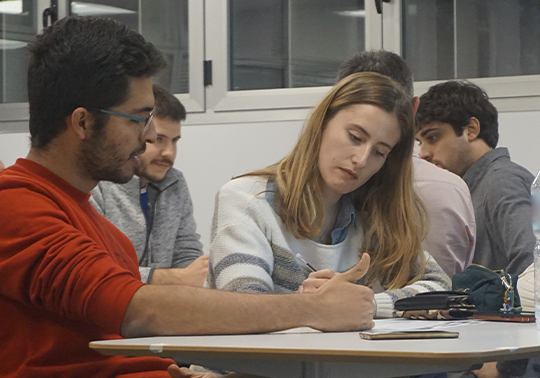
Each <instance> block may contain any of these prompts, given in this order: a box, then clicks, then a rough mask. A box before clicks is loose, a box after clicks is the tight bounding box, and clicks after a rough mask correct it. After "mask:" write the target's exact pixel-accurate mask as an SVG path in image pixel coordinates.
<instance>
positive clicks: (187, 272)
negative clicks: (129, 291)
mask: <svg viewBox="0 0 540 378" xmlns="http://www.w3.org/2000/svg"><path fill="white" fill-rule="evenodd" d="M207 271H208V255H203V256H200V257H198V258H197V259H196V260H195V261H193V262H192V263H191V264H190V265H189V266H188V267H187V268H184V269H178V268H172V269H156V270H154V274H153V275H152V280H151V282H150V284H152V285H186V286H195V287H202V285H203V284H204V279H205V278H206V272H207Z"/></svg>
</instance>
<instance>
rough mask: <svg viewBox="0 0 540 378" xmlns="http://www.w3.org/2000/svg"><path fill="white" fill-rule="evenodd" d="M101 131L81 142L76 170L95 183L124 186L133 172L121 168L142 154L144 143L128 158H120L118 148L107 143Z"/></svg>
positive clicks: (120, 154) (115, 144)
mask: <svg viewBox="0 0 540 378" xmlns="http://www.w3.org/2000/svg"><path fill="white" fill-rule="evenodd" d="M103 131H104V130H100V131H99V132H97V133H92V135H91V136H90V138H88V139H85V140H83V141H82V143H81V148H80V150H79V153H78V156H77V162H78V163H77V165H78V169H79V171H80V172H81V173H82V174H83V175H84V176H87V177H89V178H91V179H93V180H96V181H112V182H114V183H117V184H125V183H126V182H128V181H129V180H131V178H132V177H133V174H134V171H133V170H131V171H130V172H125V171H124V170H123V169H122V167H123V166H124V165H125V164H126V163H127V162H128V160H129V159H130V158H132V157H133V156H135V155H139V154H141V153H142V152H144V150H145V149H146V143H144V142H143V143H142V145H140V146H139V148H137V149H136V150H134V151H133V152H132V153H131V154H130V155H129V156H122V152H121V148H120V146H119V145H118V144H117V143H114V142H108V141H107V140H106V137H105V133H104V132H103Z"/></svg>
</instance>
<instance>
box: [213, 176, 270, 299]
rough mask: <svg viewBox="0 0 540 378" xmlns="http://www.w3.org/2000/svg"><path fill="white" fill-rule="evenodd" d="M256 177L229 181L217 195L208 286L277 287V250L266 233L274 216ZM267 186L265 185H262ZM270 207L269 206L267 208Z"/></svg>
mask: <svg viewBox="0 0 540 378" xmlns="http://www.w3.org/2000/svg"><path fill="white" fill-rule="evenodd" d="M253 183H254V179H253V178H241V179H236V180H233V181H231V182H230V183H228V184H226V185H225V186H224V187H223V188H221V190H220V191H219V193H218V194H217V196H216V205H215V210H214V220H213V224H212V240H211V244H210V266H209V269H208V275H207V280H206V283H205V286H207V287H210V288H217V289H219V290H228V291H239V292H249V293H270V292H273V291H274V283H273V281H272V269H273V262H274V254H273V251H272V247H271V244H270V241H269V239H268V238H267V236H266V234H265V230H266V228H267V227H266V224H267V221H266V220H265V218H267V217H268V216H270V217H271V216H272V214H271V208H270V207H269V206H267V203H265V202H263V201H266V200H265V198H264V195H260V194H259V195H257V194H258V192H260V191H259V190H254V187H256V186H257V182H256V181H255V184H253ZM262 188H263V189H262V190H264V186H262ZM266 207H268V208H266Z"/></svg>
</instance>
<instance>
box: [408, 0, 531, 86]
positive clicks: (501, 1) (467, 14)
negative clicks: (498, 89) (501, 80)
mask: <svg viewBox="0 0 540 378" xmlns="http://www.w3.org/2000/svg"><path fill="white" fill-rule="evenodd" d="M402 41H403V56H404V58H405V59H406V60H407V62H408V63H409V64H410V66H411V67H412V70H413V73H414V75H415V80H417V81H422V80H445V79H453V78H475V77H476V78H477V77H496V76H515V75H532V74H540V2H539V1H537V0H405V1H404V2H403V39H402Z"/></svg>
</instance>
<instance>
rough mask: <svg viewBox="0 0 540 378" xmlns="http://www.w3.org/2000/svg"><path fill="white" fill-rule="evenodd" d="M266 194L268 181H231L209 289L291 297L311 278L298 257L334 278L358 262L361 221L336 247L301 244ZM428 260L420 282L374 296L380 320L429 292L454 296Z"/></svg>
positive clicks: (221, 208) (217, 224)
mask: <svg viewBox="0 0 540 378" xmlns="http://www.w3.org/2000/svg"><path fill="white" fill-rule="evenodd" d="M266 188H267V179H266V178H263V177H258V176H248V177H242V178H238V179H235V180H232V181H231V182H229V183H227V184H226V185H224V186H223V187H222V188H221V190H220V191H219V192H218V194H217V196H216V206H215V210H214V220H213V224H212V238H211V239H212V240H211V244H210V268H209V270H208V275H207V278H206V283H205V286H206V287H210V288H217V289H220V290H229V291H239V292H250V293H291V292H295V291H296V290H297V289H298V287H299V286H300V285H301V284H302V282H303V281H304V280H305V279H306V278H307V276H308V275H309V273H310V270H309V269H308V268H307V267H306V266H305V264H304V263H303V262H301V261H298V260H297V259H296V257H295V256H296V254H297V253H300V254H301V255H302V256H303V257H304V258H305V259H306V260H307V261H309V262H310V263H311V264H312V265H313V266H315V267H316V268H317V269H332V270H334V271H336V272H344V271H346V270H348V269H350V268H352V267H353V266H355V265H356V264H357V263H358V262H359V261H360V258H359V253H358V249H359V247H360V245H361V244H362V238H363V230H362V227H361V225H360V222H359V221H356V222H355V224H352V225H351V226H350V228H349V230H348V233H347V237H346V239H345V240H344V241H343V242H341V243H339V244H336V245H325V244H319V243H317V242H315V241H313V240H309V239H297V238H296V237H295V236H293V235H292V234H291V233H290V232H289V231H288V230H287V229H286V227H285V226H284V224H283V223H282V221H281V219H280V217H279V216H278V215H277V214H276V213H275V211H274V210H273V208H272V206H271V205H270V204H269V203H268V201H267V199H266V196H265V193H264V192H265V191H266ZM357 219H360V214H357ZM425 254H426V260H427V265H426V269H425V273H424V276H423V277H422V279H421V280H419V281H417V282H415V283H414V284H412V285H409V286H406V287H404V288H402V289H395V290H388V291H386V292H382V293H378V294H376V295H375V299H376V301H377V314H376V316H377V317H378V318H381V317H391V316H393V313H394V302H395V301H396V300H397V299H399V298H405V297H410V296H413V295H415V294H416V293H419V292H425V291H435V290H450V288H451V282H450V278H449V277H448V276H447V275H446V274H445V273H444V272H443V271H442V269H441V268H440V267H439V265H437V263H436V262H435V260H434V259H433V258H432V257H431V256H430V255H429V254H428V253H427V252H425ZM359 283H361V281H359Z"/></svg>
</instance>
